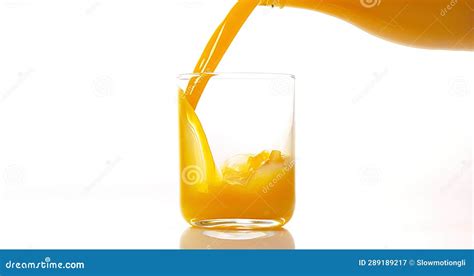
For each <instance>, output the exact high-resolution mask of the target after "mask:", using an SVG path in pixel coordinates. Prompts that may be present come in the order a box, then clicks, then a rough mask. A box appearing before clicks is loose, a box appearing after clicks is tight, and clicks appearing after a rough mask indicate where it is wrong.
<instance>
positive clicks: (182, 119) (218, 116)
mask: <svg viewBox="0 0 474 276" xmlns="http://www.w3.org/2000/svg"><path fill="white" fill-rule="evenodd" d="M196 80H201V81H205V89H204V90H203V93H202V95H201V97H200V99H199V102H198V104H197V105H196V104H194V105H193V104H192V103H191V100H190V98H189V94H188V93H189V91H191V89H192V83H195V82H196ZM294 81H295V79H294V76H293V75H289V74H273V73H199V74H183V75H179V76H178V86H179V92H178V93H179V97H178V98H179V104H178V105H179V129H180V169H181V170H180V174H181V175H180V176H181V177H180V179H181V181H180V183H181V184H180V190H181V210H182V214H183V216H184V218H185V220H186V221H187V222H188V223H190V224H191V225H193V226H198V227H208V228H224V229H259V228H278V227H281V226H283V225H284V224H286V223H287V222H288V221H289V220H290V218H291V216H292V215H293V210H294V204H295V151H294V98H295V95H294ZM194 106H195V107H194Z"/></svg>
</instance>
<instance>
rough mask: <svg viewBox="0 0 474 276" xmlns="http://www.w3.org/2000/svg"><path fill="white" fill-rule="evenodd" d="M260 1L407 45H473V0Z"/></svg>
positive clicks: (469, 47)
mask: <svg viewBox="0 0 474 276" xmlns="http://www.w3.org/2000/svg"><path fill="white" fill-rule="evenodd" d="M260 4H261V5H272V6H278V7H294V8H303V9H309V10H315V11H320V12H323V13H326V14H329V15H333V16H336V17H338V18H341V19H343V20H345V21H347V22H350V23H352V24H354V25H356V26H358V27H360V28H361V29H363V30H365V31H367V32H369V33H371V34H373V35H375V36H378V37H381V38H383V39H386V40H389V41H393V42H396V43H400V44H404V45H407V46H412V47H421V48H433V49H447V50H472V49H474V0H261V1H260ZM306 27H307V26H306ZM314 28H317V26H314Z"/></svg>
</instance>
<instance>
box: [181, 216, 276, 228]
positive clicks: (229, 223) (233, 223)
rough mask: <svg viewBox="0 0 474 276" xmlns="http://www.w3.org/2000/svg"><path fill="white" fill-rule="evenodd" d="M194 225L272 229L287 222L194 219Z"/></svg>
mask: <svg viewBox="0 0 474 276" xmlns="http://www.w3.org/2000/svg"><path fill="white" fill-rule="evenodd" d="M189 223H190V224H191V225H192V226H196V227H202V228H213V229H241V230H245V229H272V228H279V227H281V226H283V225H284V224H285V220H284V219H281V220H277V219H232V218H226V219H205V220H196V219H192V220H191V221H190V222H189Z"/></svg>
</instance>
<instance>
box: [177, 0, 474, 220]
mask: <svg viewBox="0 0 474 276" xmlns="http://www.w3.org/2000/svg"><path fill="white" fill-rule="evenodd" d="M258 5H271V6H278V7H297V8H305V9H312V10H316V11H321V12H324V13H327V14H330V15H334V16H336V17H339V18H341V19H343V20H346V21H348V22H350V23H352V24H354V25H356V26H358V27H360V28H362V29H363V30H365V31H367V32H369V33H371V34H374V35H376V36H379V37H381V38H384V39H387V40H390V41H393V42H397V43H401V44H405V45H408V46H414V47H423V48H433V49H451V50H472V49H474V0H453V1H445V0H260V1H259V0H239V1H238V2H237V3H236V4H235V6H234V7H233V8H232V9H231V11H230V12H229V13H228V15H227V17H226V18H225V19H224V21H223V22H222V23H221V24H220V25H219V26H218V28H217V29H216V31H215V32H214V34H213V35H212V37H211V39H210V40H209V42H208V44H207V46H206V47H205V49H204V51H203V53H202V55H201V57H200V59H199V61H198V63H197V65H196V67H195V69H194V72H195V73H204V74H199V75H196V76H194V77H192V78H191V79H190V80H189V83H188V85H187V88H186V89H185V90H184V91H183V90H180V91H179V117H180V122H179V126H180V127H179V129H180V163H181V164H180V166H181V209H182V213H183V215H184V218H185V219H186V220H187V221H188V222H189V223H190V224H192V225H195V226H203V227H221V228H259V227H279V226H282V225H284V224H285V223H287V222H288V220H289V219H290V218H291V216H292V214H293V209H294V200H295V189H294V186H295V180H294V179H295V169H294V154H293V153H292V152H291V151H290V152H282V151H280V150H275V149H271V148H270V149H262V150H261V151H260V152H254V153H243V154H241V155H237V156H235V157H232V158H230V159H229V160H227V161H225V162H224V163H223V164H216V163H215V161H214V158H213V154H212V152H211V149H210V146H209V143H208V140H207V137H206V133H205V131H204V129H203V127H202V125H201V122H200V120H199V117H198V115H197V114H196V112H195V109H196V107H197V105H198V102H199V100H200V98H201V95H202V93H203V92H204V90H205V87H206V85H207V83H208V82H209V80H210V79H211V78H212V74H206V73H210V72H214V71H215V69H216V68H217V66H218V64H219V62H220V61H221V59H222V57H223V56H224V54H225V53H226V51H227V49H228V47H229V46H230V44H231V42H232V41H233V39H234V37H235V36H236V35H237V33H238V32H239V30H240V28H241V27H242V25H243V24H244V23H245V21H246V19H247V18H248V16H249V15H250V14H251V13H252V11H253V10H254V9H255V8H256V7H257V6H258ZM302 27H304V28H305V29H306V30H307V29H308V28H307V27H308V26H302ZM306 33H307V34H308V35H309V33H308V31H306ZM236 96H238V95H236ZM204 112H205V111H204ZM223 123H225V122H223ZM292 135H293V134H291V137H290V138H289V140H292V139H293V137H292Z"/></svg>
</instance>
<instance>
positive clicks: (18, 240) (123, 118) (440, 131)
mask: <svg viewBox="0 0 474 276" xmlns="http://www.w3.org/2000/svg"><path fill="white" fill-rule="evenodd" d="M233 3H234V1H222V0H207V1H198V0H195V1H194V0H187V1H184V0H179V1H176V0H172V1H156V0H154V1H151V0H150V1H145V0H139V1H131V0H127V1H125V0H122V1H116V0H115V1H106V0H97V1H59V0H57V1H48V0H42V1H33V0H1V2H0V218H1V219H0V248H179V244H180V236H181V234H182V233H183V232H185V230H186V229H187V228H188V226H187V224H186V223H185V221H184V220H183V219H182V218H181V215H180V210H179V187H178V180H179V171H178V144H177V142H178V135H177V106H176V78H175V77H176V75H177V74H179V73H186V72H190V71H192V69H193V67H194V63H195V62H196V61H197V58H198V56H199V54H200V52H201V50H202V49H203V47H204V45H205V43H206V42H207V39H208V38H209V36H210V35H211V34H212V32H213V29H214V28H215V27H216V26H217V25H218V23H219V22H220V21H221V20H222V19H223V17H224V16H225V14H226V13H227V11H228V9H230V7H231V6H232V5H233ZM473 64H474V53H473V52H448V51H433V50H420V49H414V48H408V47H404V46H400V45H397V44H393V43H389V42H386V41H383V40H381V39H379V38H376V37H373V36H371V35H369V34H366V33H364V32H363V31H361V30H359V29H358V28H356V27H354V26H352V25H350V24H347V23H346V22H343V21H341V20H339V19H336V18H333V17H330V16H327V15H323V14H319V13H315V12H312V11H304V10H296V9H289V8H287V9H282V10H279V9H269V8H258V9H257V10H256V11H255V12H254V14H253V15H252V16H251V18H250V19H249V20H248V22H247V23H246V25H245V26H244V28H243V29H242V31H241V33H240V34H239V35H238V37H237V38H236V40H235V43H234V44H233V45H232V47H231V48H230V50H229V52H228V55H227V56H226V57H225V58H224V60H223V62H222V63H221V65H220V67H219V70H218V71H226V72H232V71H237V72H240V71H245V72H248V71H251V72H283V73H292V74H295V75H296V78H297V79H296V81H297V83H296V95H297V103H296V109H297V111H296V116H297V118H296V124H297V128H296V134H297V139H296V146H297V150H296V153H297V206H296V211H295V216H294V217H293V219H292V221H291V222H290V223H289V224H288V225H287V226H286V229H287V230H288V231H289V233H291V236H292V237H293V239H294V243H295V244H296V248H470V247H472V238H473V234H472V232H473V228H472V216H473V213H472V153H471V147H472V140H471V137H472V136H471V134H472V132H471V129H472V125H473V120H472V118H473V116H472V97H473V96H472V93H473V90H474V73H473V72H474V71H473Z"/></svg>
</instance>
